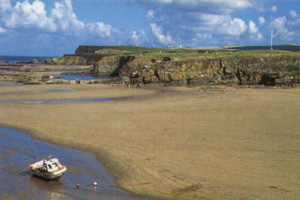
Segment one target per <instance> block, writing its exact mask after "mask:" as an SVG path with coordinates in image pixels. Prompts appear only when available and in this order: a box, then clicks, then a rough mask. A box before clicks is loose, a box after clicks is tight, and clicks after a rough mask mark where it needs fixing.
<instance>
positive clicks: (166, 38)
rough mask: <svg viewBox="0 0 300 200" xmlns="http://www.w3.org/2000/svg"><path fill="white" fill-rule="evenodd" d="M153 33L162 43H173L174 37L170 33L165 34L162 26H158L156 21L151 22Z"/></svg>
mask: <svg viewBox="0 0 300 200" xmlns="http://www.w3.org/2000/svg"><path fill="white" fill-rule="evenodd" d="M150 26H151V30H152V33H153V35H154V36H155V37H156V38H157V39H158V41H159V42H160V43H161V44H172V43H173V39H172V37H171V36H170V34H169V33H167V34H163V30H162V28H161V27H159V26H157V25H156V24H155V23H152V24H150Z"/></svg>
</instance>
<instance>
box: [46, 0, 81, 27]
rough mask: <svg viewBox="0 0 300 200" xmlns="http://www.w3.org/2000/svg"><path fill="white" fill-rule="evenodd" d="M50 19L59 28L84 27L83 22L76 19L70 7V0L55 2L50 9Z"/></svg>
mask: <svg viewBox="0 0 300 200" xmlns="http://www.w3.org/2000/svg"><path fill="white" fill-rule="evenodd" d="M51 19H53V21H54V22H55V24H56V25H57V26H58V28H59V29H61V30H63V31H67V30H77V31H78V30H80V29H83V28H84V26H85V25H84V23H83V22H81V21H80V20H78V19H77V16H76V14H75V13H74V11H73V8H72V2H71V0H65V1H64V2H61V3H60V2H55V3H54V8H53V9H52V10H51Z"/></svg>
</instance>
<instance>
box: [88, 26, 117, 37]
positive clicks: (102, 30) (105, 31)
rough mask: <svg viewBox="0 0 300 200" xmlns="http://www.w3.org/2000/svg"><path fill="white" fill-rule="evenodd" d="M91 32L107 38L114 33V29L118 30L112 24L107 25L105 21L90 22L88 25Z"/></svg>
mask: <svg viewBox="0 0 300 200" xmlns="http://www.w3.org/2000/svg"><path fill="white" fill-rule="evenodd" d="M86 26H87V28H88V29H89V31H90V32H91V33H95V34H96V35H98V36H100V37H102V38H106V37H110V36H111V35H112V32H113V31H117V30H116V29H114V28H113V27H112V26H111V25H106V24H104V23H103V22H96V23H89V24H87V25H86Z"/></svg>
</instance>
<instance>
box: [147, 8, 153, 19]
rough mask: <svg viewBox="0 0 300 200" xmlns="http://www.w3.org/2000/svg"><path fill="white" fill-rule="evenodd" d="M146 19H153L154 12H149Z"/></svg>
mask: <svg viewBox="0 0 300 200" xmlns="http://www.w3.org/2000/svg"><path fill="white" fill-rule="evenodd" d="M146 17H147V18H148V19H152V18H153V17H154V11H153V10H152V9H150V10H149V11H148V12H147V15H146Z"/></svg>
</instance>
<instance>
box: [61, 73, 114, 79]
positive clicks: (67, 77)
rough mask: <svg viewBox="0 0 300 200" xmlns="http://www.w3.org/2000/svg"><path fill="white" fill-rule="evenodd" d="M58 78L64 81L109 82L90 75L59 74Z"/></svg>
mask: <svg viewBox="0 0 300 200" xmlns="http://www.w3.org/2000/svg"><path fill="white" fill-rule="evenodd" d="M60 77H61V78H62V79H64V80H94V79H98V80H109V79H110V78H106V77H97V76H90V75H73V74H60Z"/></svg>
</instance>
